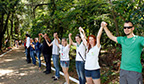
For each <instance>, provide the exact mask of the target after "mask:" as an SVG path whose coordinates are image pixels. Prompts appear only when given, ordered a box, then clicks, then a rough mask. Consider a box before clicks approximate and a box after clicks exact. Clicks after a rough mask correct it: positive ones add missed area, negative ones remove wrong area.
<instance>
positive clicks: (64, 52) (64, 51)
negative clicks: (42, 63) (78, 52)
mask: <svg viewBox="0 0 144 84" xmlns="http://www.w3.org/2000/svg"><path fill="white" fill-rule="evenodd" d="M56 35H57V34H55V35H54V37H56ZM71 35H72V34H71V33H70V34H69V44H67V40H66V38H62V42H61V44H58V43H57V42H56V38H55V44H56V45H57V46H58V47H59V48H60V51H59V53H60V65H61V67H62V70H63V72H64V77H65V80H66V82H65V83H64V84H69V74H68V69H69V50H70V46H71V44H72V40H71V38H70V37H71Z"/></svg>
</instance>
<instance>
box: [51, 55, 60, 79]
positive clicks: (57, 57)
mask: <svg viewBox="0 0 144 84" xmlns="http://www.w3.org/2000/svg"><path fill="white" fill-rule="evenodd" d="M52 56H53V64H54V67H55V70H56V72H55V76H57V77H60V73H59V55H55V54H53V55H52Z"/></svg>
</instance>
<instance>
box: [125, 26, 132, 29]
mask: <svg viewBox="0 0 144 84" xmlns="http://www.w3.org/2000/svg"><path fill="white" fill-rule="evenodd" d="M132 27H133V26H128V27H124V29H126V28H128V29H131V28H132Z"/></svg>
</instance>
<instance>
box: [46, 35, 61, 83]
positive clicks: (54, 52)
mask: <svg viewBox="0 0 144 84" xmlns="http://www.w3.org/2000/svg"><path fill="white" fill-rule="evenodd" d="M54 35H55V36H54V38H56V39H54V40H53V41H52V42H51V43H49V42H48V41H47V45H48V46H52V45H53V46H52V58H53V64H54V67H55V71H56V72H55V75H54V76H52V78H54V81H55V80H58V79H59V78H60V73H59V48H58V46H56V44H55V41H56V42H57V43H58V44H60V39H59V38H58V35H57V33H54Z"/></svg>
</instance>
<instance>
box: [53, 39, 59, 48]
mask: <svg viewBox="0 0 144 84" xmlns="http://www.w3.org/2000/svg"><path fill="white" fill-rule="evenodd" d="M54 42H55V44H56V46H58V47H59V44H58V43H57V42H56V38H55V39H54Z"/></svg>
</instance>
